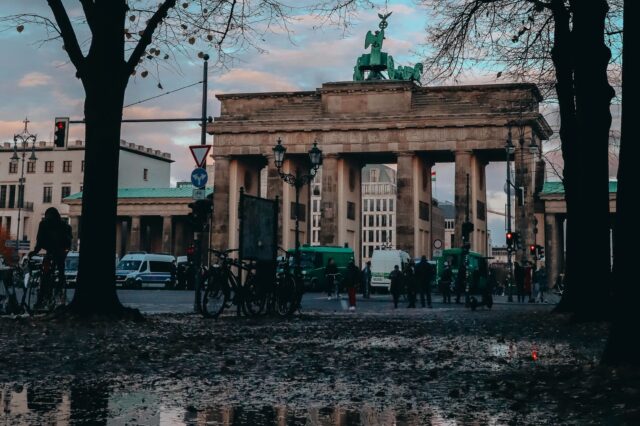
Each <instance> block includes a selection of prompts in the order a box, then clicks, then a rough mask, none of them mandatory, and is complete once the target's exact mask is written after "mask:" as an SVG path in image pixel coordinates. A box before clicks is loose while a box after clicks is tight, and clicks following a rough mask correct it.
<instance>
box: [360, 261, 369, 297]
mask: <svg viewBox="0 0 640 426" xmlns="http://www.w3.org/2000/svg"><path fill="white" fill-rule="evenodd" d="M361 282H362V297H364V298H365V299H368V298H369V294H370V293H371V261H370V260H368V261H367V263H366V264H365V267H364V268H363V269H362V279H361Z"/></svg>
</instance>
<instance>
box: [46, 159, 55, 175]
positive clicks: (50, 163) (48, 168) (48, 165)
mask: <svg viewBox="0 0 640 426" xmlns="http://www.w3.org/2000/svg"><path fill="white" fill-rule="evenodd" d="M44 172H45V173H53V161H45V162H44Z"/></svg>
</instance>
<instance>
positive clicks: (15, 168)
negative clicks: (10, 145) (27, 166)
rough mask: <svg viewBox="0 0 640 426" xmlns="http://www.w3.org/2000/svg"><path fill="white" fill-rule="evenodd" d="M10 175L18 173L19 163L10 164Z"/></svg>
mask: <svg viewBox="0 0 640 426" xmlns="http://www.w3.org/2000/svg"><path fill="white" fill-rule="evenodd" d="M9 173H12V174H13V173H18V163H17V162H15V161H10V162H9Z"/></svg>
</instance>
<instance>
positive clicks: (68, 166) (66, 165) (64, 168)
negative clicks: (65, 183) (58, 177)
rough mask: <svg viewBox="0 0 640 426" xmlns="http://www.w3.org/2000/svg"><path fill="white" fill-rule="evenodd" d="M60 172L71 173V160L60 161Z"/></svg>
mask: <svg viewBox="0 0 640 426" xmlns="http://www.w3.org/2000/svg"><path fill="white" fill-rule="evenodd" d="M62 172H63V173H71V161H69V160H65V161H64V162H63V163H62Z"/></svg>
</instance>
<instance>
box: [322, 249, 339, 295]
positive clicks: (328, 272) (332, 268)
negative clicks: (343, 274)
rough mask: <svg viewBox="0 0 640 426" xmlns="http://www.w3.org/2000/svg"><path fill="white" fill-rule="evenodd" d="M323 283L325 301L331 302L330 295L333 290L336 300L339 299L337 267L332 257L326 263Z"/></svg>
mask: <svg viewBox="0 0 640 426" xmlns="http://www.w3.org/2000/svg"><path fill="white" fill-rule="evenodd" d="M324 275H325V283H326V286H327V300H331V295H332V294H333V290H334V288H335V291H336V298H337V299H339V298H340V290H339V288H338V284H337V283H338V266H337V265H336V262H335V260H333V257H330V258H329V260H328V261H327V267H326V268H325V270H324Z"/></svg>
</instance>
